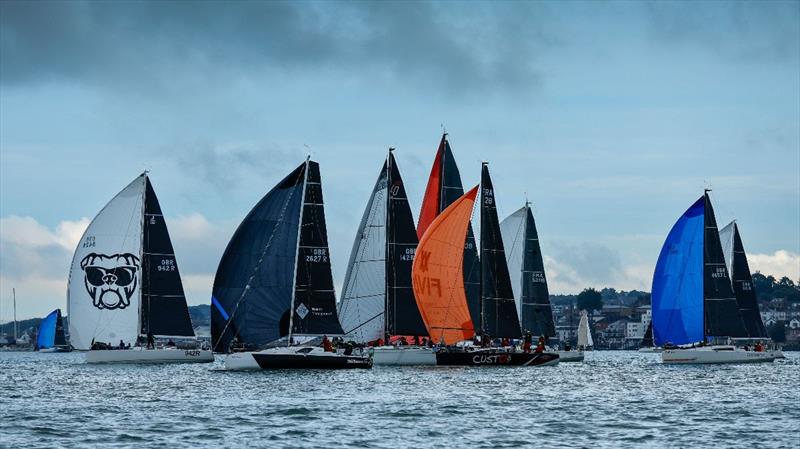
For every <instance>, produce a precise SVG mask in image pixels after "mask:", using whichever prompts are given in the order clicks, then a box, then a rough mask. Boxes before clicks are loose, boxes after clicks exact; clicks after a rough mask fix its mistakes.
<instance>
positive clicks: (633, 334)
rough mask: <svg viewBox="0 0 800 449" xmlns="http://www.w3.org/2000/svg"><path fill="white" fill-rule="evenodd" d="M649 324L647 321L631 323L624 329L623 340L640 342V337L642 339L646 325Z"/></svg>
mask: <svg viewBox="0 0 800 449" xmlns="http://www.w3.org/2000/svg"><path fill="white" fill-rule="evenodd" d="M643 316H644V315H643ZM643 320H644V319H643ZM649 322H650V321H649V320H648V321H647V323H644V322H636V321H631V322H630V323H628V325H627V326H626V327H625V338H631V339H635V340H641V339H642V337H644V333H645V332H646V331H647V324H648V323H649Z"/></svg>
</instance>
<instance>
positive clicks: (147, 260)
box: [141, 176, 194, 337]
mask: <svg viewBox="0 0 800 449" xmlns="http://www.w3.org/2000/svg"><path fill="white" fill-rule="evenodd" d="M143 232H144V234H143V237H142V317H141V333H142V335H147V334H148V333H152V334H153V335H161V336H178V337H194V329H193V328H192V319H191V318H190V317H189V307H188V306H187V304H186V296H185V294H184V292H183V282H181V275H180V272H179V271H178V263H177V261H176V259H175V251H174V250H173V248H172V240H171V239H170V238H169V231H168V230H167V223H166V221H165V220H164V215H163V214H162V213H161V206H160V205H159V203H158V198H157V197H156V192H155V191H154V190H153V186H152V185H151V184H150V179H149V178H148V177H147V176H145V196H144V226H143Z"/></svg>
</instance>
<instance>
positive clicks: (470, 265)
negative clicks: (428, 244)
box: [417, 133, 481, 326]
mask: <svg viewBox="0 0 800 449" xmlns="http://www.w3.org/2000/svg"><path fill="white" fill-rule="evenodd" d="M463 194H464V187H463V185H462V184H461V174H460V173H459V171H458V165H456V160H455V158H454V157H453V151H452V150H451V148H450V141H448V140H447V133H445V134H442V140H441V141H440V142H439V148H438V150H437V151H436V158H435V159H434V161H433V167H431V174H430V177H429V178H428V186H427V188H426V189H425V196H424V197H423V199H422V209H421V210H420V213H419V221H418V222H417V236H419V238H420V239H421V238H422V235H423V234H424V233H425V231H426V230H427V229H428V226H430V224H431V222H432V221H433V219H434V218H436V216H437V215H439V214H440V213H441V212H442V211H444V210H445V209H446V208H447V207H448V206H450V204H452V203H453V201H455V200H457V199H458V198H460V197H461V196H462V195H463ZM478 257H479V255H478V247H477V245H476V244H475V234H474V233H473V231H472V224H470V225H469V227H468V228H467V236H466V239H465V242H464V289H465V290H466V294H467V302H468V303H469V310H470V316H471V317H472V322H473V323H475V325H476V326H477V323H478V322H479V321H480V295H481V286H480V282H481V281H480V276H481V271H480V260H479V258H478Z"/></svg>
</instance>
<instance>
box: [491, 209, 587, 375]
mask: <svg viewBox="0 0 800 449" xmlns="http://www.w3.org/2000/svg"><path fill="white" fill-rule="evenodd" d="M500 231H501V233H502V235H503V246H504V248H505V254H506V262H507V263H508V271H509V275H510V277H511V287H512V289H513V291H514V298H515V300H516V304H517V314H518V315H519V317H520V327H521V328H522V332H523V334H525V333H530V334H531V335H534V336H543V337H545V339H547V338H550V337H555V336H556V326H555V322H554V321H553V310H552V308H551V306H550V293H549V292H548V290H547V278H546V277H545V273H544V260H543V259H542V251H541V247H540V246H539V233H538V232H537V231H536V222H535V221H534V220H533V213H532V212H531V207H530V203H528V202H527V201H526V202H525V206H523V207H521V208H520V209H518V210H517V211H515V212H514V213H513V214H511V215H509V216H508V217H506V219H505V220H503V221H502V222H501V223H500ZM552 352H557V353H558V355H559V361H560V362H580V361H583V351H580V350H575V351H552Z"/></svg>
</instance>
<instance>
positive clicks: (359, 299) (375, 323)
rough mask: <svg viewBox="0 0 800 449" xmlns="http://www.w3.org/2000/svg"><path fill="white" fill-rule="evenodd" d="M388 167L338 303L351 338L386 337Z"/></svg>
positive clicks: (365, 219) (365, 217)
mask: <svg viewBox="0 0 800 449" xmlns="http://www.w3.org/2000/svg"><path fill="white" fill-rule="evenodd" d="M386 196H387V189H386V170H383V171H382V172H381V175H380V177H379V178H378V181H377V182H376V183H375V188H374V189H373V191H372V196H371V197H370V199H369V202H368V203H367V208H366V210H365V211H364V215H363V217H362V218H361V225H360V226H359V227H358V234H356V239H355V242H354V243H353V250H352V252H351V253H350V262H349V263H348V265H347V275H346V276H345V279H344V287H343V289H342V297H341V301H340V303H339V320H340V321H341V323H342V329H343V330H344V333H345V334H346V335H347V336H348V338H351V339H353V340H354V341H356V342H360V343H365V342H369V341H374V340H377V339H378V338H383V332H384V320H385V314H384V312H385V310H384V309H385V307H386Z"/></svg>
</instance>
